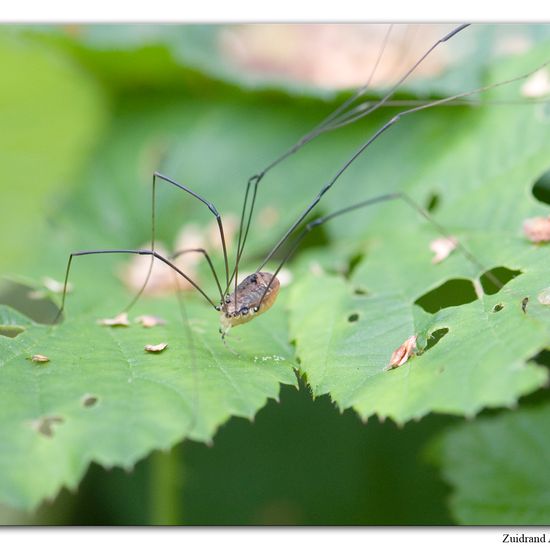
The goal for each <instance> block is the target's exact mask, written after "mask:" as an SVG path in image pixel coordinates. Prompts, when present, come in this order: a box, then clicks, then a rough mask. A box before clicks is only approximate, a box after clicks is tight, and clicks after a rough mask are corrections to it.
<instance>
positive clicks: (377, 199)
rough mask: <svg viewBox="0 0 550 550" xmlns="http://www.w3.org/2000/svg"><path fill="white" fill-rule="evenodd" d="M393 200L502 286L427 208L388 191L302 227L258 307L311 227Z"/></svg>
mask: <svg viewBox="0 0 550 550" xmlns="http://www.w3.org/2000/svg"><path fill="white" fill-rule="evenodd" d="M394 200H402V201H403V202H405V204H408V205H409V206H410V207H411V208H413V209H414V210H416V212H418V213H419V214H420V215H421V216H423V217H424V218H425V219H426V220H427V221H428V222H430V223H431V224H432V226H433V227H434V228H435V230H436V231H437V232H438V233H439V234H440V235H442V236H443V237H445V238H446V239H452V240H453V242H454V243H455V245H456V248H457V250H459V251H460V252H461V253H462V254H463V255H464V257H465V258H466V259H467V260H468V261H469V262H470V263H471V264H472V265H474V266H475V267H476V268H477V269H478V270H480V271H482V272H485V275H486V276H487V278H488V279H490V280H491V282H492V283H493V284H495V286H497V288H502V283H501V282H500V281H499V280H498V279H497V277H495V276H494V275H493V274H492V273H490V272H489V271H488V270H487V268H486V267H484V266H483V264H482V263H481V262H480V261H479V260H478V259H477V258H476V257H475V256H474V255H473V254H472V253H471V252H470V251H469V250H468V249H467V248H466V247H465V246H464V245H463V244H462V243H461V242H459V241H458V240H457V239H456V238H455V237H451V235H450V234H449V233H448V232H447V231H446V229H445V228H444V227H443V226H442V225H440V224H439V223H438V222H437V221H435V219H434V218H433V217H432V216H431V215H430V214H429V213H428V211H427V210H425V209H424V208H422V206H420V205H419V204H417V203H416V202H415V201H413V200H412V199H411V198H410V197H409V196H408V195H407V194H405V193H401V192H397V193H388V194H386V195H380V196H378V197H373V198H372V199H368V200H365V201H362V202H358V203H357V204H352V205H351V206H347V207H346V208H342V209H341V210H337V211H336V212H332V213H331V214H327V215H326V216H321V217H320V218H317V219H315V220H313V221H311V222H309V223H308V224H307V225H306V226H305V227H304V229H303V230H302V231H301V232H300V234H299V235H298V236H297V237H296V238H295V239H294V241H293V243H292V245H291V247H290V248H289V250H288V251H287V253H286V254H285V256H284V257H283V259H282V260H281V262H280V263H279V265H278V267H277V269H276V270H275V272H274V273H273V277H272V278H271V279H270V281H269V283H268V285H267V287H266V289H265V291H264V293H263V295H262V297H261V299H260V303H259V304H258V309H259V307H260V305H261V303H262V302H263V300H264V297H265V295H266V294H267V292H268V290H269V288H270V287H271V283H272V282H273V279H274V278H275V277H276V276H277V274H278V273H279V271H280V270H281V268H282V267H283V265H284V264H285V263H286V262H287V261H288V259H289V258H290V257H291V256H292V255H293V254H294V252H296V249H297V248H298V246H300V243H301V242H302V241H303V239H304V237H305V236H306V235H307V234H308V233H309V232H310V231H312V230H313V229H315V228H316V227H319V226H320V225H322V224H323V223H326V222H328V221H330V220H332V219H334V218H336V217H338V216H342V215H343V214H347V213H348V212H352V211H354V210H358V209H359V208H366V207H367V206H373V205H374V204H378V203H382V202H390V201H394Z"/></svg>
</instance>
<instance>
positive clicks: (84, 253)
mask: <svg viewBox="0 0 550 550" xmlns="http://www.w3.org/2000/svg"><path fill="white" fill-rule="evenodd" d="M92 254H139V255H140V256H153V257H154V258H157V259H158V260H160V261H161V262H164V263H165V264H166V265H168V266H169V267H171V268H172V269H173V270H174V271H175V272H177V273H178V274H179V275H180V276H181V277H183V278H184V279H185V280H186V281H188V282H189V283H190V284H191V285H192V286H194V287H195V288H196V289H197V290H198V291H199V292H200V293H201V294H202V295H203V296H204V298H205V299H206V300H207V301H208V303H209V304H210V305H211V306H212V307H213V308H214V309H216V310H218V308H219V306H217V305H216V304H215V303H214V302H213V301H212V300H211V299H210V298H209V297H208V296H207V294H206V293H205V292H204V290H202V288H201V287H200V286H199V285H198V284H197V283H195V281H193V279H191V278H190V277H189V276H188V275H186V274H185V273H184V272H183V271H181V269H179V268H178V267H176V266H175V265H174V264H173V263H172V262H171V261H170V260H167V259H166V258H164V257H163V256H161V255H160V254H158V253H157V252H155V251H154V250H129V249H113V250H82V251H80V252H73V253H72V254H71V255H70V256H69V261H68V262H67V269H66V271H65V280H64V283H63V297H62V298H61V307H60V308H59V311H58V313H57V316H56V318H55V320H54V324H55V323H56V322H57V321H58V319H59V317H60V316H61V314H62V313H63V311H64V309H65V298H66V296H67V284H68V282H69V273H70V270H71V265H72V262H73V258H75V257H77V256H90V255H92Z"/></svg>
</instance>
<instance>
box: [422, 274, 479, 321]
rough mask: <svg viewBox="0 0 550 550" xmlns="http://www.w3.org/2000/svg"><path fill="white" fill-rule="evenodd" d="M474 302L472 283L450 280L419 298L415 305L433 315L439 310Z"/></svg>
mask: <svg viewBox="0 0 550 550" xmlns="http://www.w3.org/2000/svg"><path fill="white" fill-rule="evenodd" d="M476 300H477V295H476V291H475V289H474V285H473V283H472V281H469V280H468V279H451V280H449V281H446V282H445V283H443V284H442V285H441V286H438V287H437V288H434V289H433V290H430V292H427V293H426V294H423V295H422V296H420V298H418V299H417V300H416V302H415V304H416V305H417V306H420V307H421V308H422V309H423V310H424V311H426V312H428V313H435V312H437V311H439V310H440V309H445V308H447V307H453V306H460V305H463V304H469V303H470V302H475V301H476Z"/></svg>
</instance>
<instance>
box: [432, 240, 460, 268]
mask: <svg viewBox="0 0 550 550" xmlns="http://www.w3.org/2000/svg"><path fill="white" fill-rule="evenodd" d="M456 245H457V240H456V238H455V237H440V238H439V239H435V240H433V241H432V242H431V243H430V250H431V251H432V252H433V253H434V257H433V258H432V264H438V263H440V262H442V261H443V260H444V259H445V258H446V257H447V256H448V255H449V254H450V253H451V252H452V251H453V250H454V249H455V248H456Z"/></svg>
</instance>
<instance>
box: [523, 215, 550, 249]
mask: <svg viewBox="0 0 550 550" xmlns="http://www.w3.org/2000/svg"><path fill="white" fill-rule="evenodd" d="M523 233H524V234H525V236H526V237H527V238H528V239H529V240H530V241H531V242H533V243H543V242H547V241H550V216H547V217H544V216H538V217H536V218H528V219H526V220H525V221H524V222H523Z"/></svg>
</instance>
